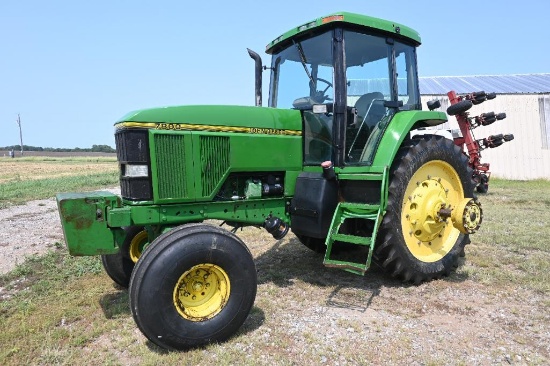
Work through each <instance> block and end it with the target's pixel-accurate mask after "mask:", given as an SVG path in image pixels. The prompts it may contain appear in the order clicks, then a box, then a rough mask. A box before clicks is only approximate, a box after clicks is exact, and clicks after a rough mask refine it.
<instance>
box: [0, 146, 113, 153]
mask: <svg viewBox="0 0 550 366" xmlns="http://www.w3.org/2000/svg"><path fill="white" fill-rule="evenodd" d="M0 150H8V151H9V150H15V151H20V150H21V145H11V146H4V147H1V146H0ZM23 150H24V151H49V152H77V151H78V152H104V153H114V152H116V150H115V149H113V148H112V147H111V146H109V145H92V148H80V147H75V148H72V149H71V148H66V147H41V146H30V145H23Z"/></svg>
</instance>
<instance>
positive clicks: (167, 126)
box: [115, 122, 302, 136]
mask: <svg viewBox="0 0 550 366" xmlns="http://www.w3.org/2000/svg"><path fill="white" fill-rule="evenodd" d="M125 128H148V129H155V130H169V131H209V132H240V133H255V134H262V135H291V136H301V135H302V131H294V130H278V129H275V128H261V127H231V126H212V125H190V124H185V123H142V122H121V123H117V124H116V125H115V129H116V130H121V129H125Z"/></svg>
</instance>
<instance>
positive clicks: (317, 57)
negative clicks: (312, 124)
mask: <svg viewBox="0 0 550 366" xmlns="http://www.w3.org/2000/svg"><path fill="white" fill-rule="evenodd" d="M271 67H272V73H271V90H270V93H269V106H270V107H278V108H298V109H307V108H309V109H311V107H312V105H313V104H322V103H326V102H330V101H332V100H333V97H334V89H333V88H332V84H333V66H332V32H327V33H323V34H321V35H318V36H316V37H313V38H310V39H307V40H305V41H301V42H298V41H295V42H294V43H293V44H292V45H291V46H289V47H287V48H286V49H285V50H283V51H282V52H281V53H279V54H276V55H274V56H273V58H272V62H271Z"/></svg>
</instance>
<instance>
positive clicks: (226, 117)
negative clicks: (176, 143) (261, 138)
mask: <svg viewBox="0 0 550 366" xmlns="http://www.w3.org/2000/svg"><path fill="white" fill-rule="evenodd" d="M115 127H116V128H124V127H133V128H139V127H144V128H154V129H160V130H191V131H193V130H198V131H216V132H255V133H262V134H289V135H300V134H301V130H302V118H301V115H300V112H299V111H297V110H290V109H275V108H267V107H249V106H223V105H212V106H174V107H162V108H151V109H142V110H138V111H134V112H130V113H128V114H126V115H125V116H124V117H122V118H121V119H120V120H118V121H117V122H116V123H115ZM254 129H260V130H258V131H256V130H254Z"/></svg>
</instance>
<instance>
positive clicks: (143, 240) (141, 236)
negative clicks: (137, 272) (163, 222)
mask: <svg viewBox="0 0 550 366" xmlns="http://www.w3.org/2000/svg"><path fill="white" fill-rule="evenodd" d="M148 240H149V236H148V234H147V230H143V231H140V232H139V233H137V234H136V235H135V236H134V237H133V238H132V241H131V242H130V250H129V254H130V259H131V260H132V262H134V263H137V261H138V259H139V257H140V256H141V252H142V251H143V247H144V246H145V244H147V242H148Z"/></svg>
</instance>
